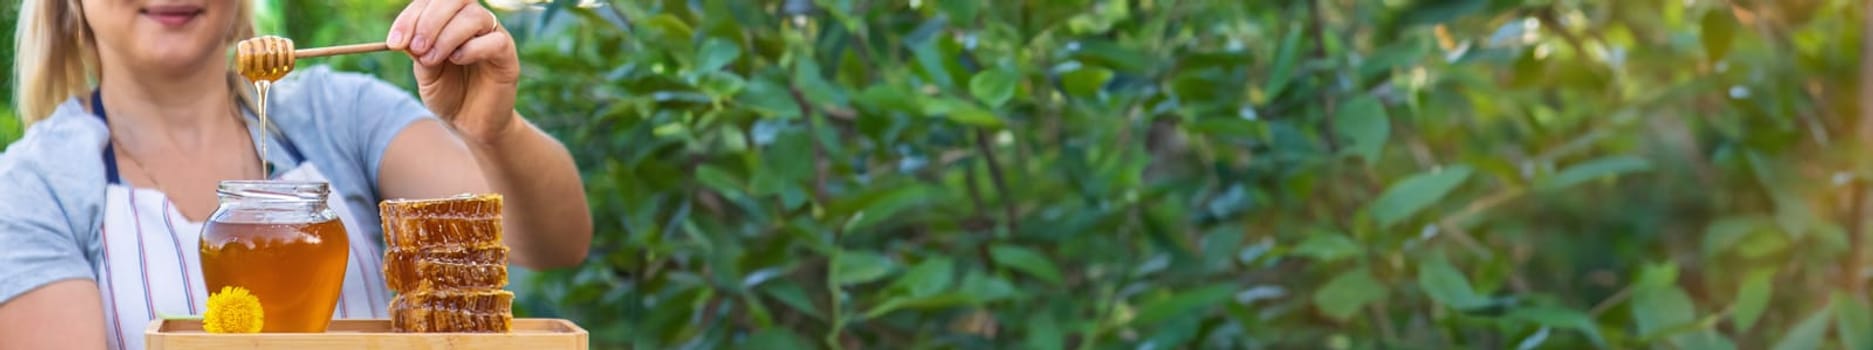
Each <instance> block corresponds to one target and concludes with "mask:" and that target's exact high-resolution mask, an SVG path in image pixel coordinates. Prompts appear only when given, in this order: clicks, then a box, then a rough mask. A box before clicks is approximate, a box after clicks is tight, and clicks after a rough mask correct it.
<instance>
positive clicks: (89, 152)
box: [0, 99, 110, 232]
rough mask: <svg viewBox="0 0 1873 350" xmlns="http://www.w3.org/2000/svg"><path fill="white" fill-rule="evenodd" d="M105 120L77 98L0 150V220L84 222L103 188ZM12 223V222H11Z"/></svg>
mask: <svg viewBox="0 0 1873 350" xmlns="http://www.w3.org/2000/svg"><path fill="white" fill-rule="evenodd" d="M109 137H110V131H109V129H107V128H105V126H104V122H103V121H102V120H100V119H98V118H97V117H96V116H93V115H92V114H91V112H89V111H87V110H85V109H84V107H83V106H82V105H81V104H80V103H79V102H78V100H77V99H72V100H68V101H66V102H65V103H64V104H61V105H59V107H58V108H57V109H56V110H54V111H53V113H52V116H51V117H48V118H46V119H45V120H42V121H39V122H37V123H33V125H32V126H31V127H28V128H27V129H26V133H25V135H23V136H22V137H21V138H20V139H19V140H18V141H14V142H13V143H12V144H9V145H7V147H6V151H5V152H4V153H0V220H5V221H21V220H26V221H40V222H46V221H54V219H53V218H62V219H64V220H65V221H64V222H61V223H63V224H65V225H67V227H63V228H61V229H65V230H70V231H71V232H77V231H82V230H83V228H84V227H88V225H89V221H94V220H92V219H94V218H93V216H94V215H92V214H95V211H96V210H95V209H96V208H97V207H98V206H99V205H101V202H102V195H103V193H104V186H105V179H104V176H105V175H104V171H105V170H104V161H103V156H102V155H103V152H104V145H105V144H106V143H109V142H110V138H109ZM15 223H17V222H15Z"/></svg>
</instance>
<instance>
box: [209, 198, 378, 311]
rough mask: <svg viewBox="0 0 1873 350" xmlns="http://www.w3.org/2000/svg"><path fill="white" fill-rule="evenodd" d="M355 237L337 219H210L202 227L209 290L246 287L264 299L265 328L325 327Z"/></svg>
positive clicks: (339, 287)
mask: <svg viewBox="0 0 1873 350" xmlns="http://www.w3.org/2000/svg"><path fill="white" fill-rule="evenodd" d="M349 246H350V240H349V239H348V238H347V236H346V235H345V226H344V224H343V223H341V222H339V221H338V220H327V221H322V222H315V223H288V224H271V223H266V224H262V223H230V222H218V221H217V222H210V223H208V226H207V227H206V229H205V230H204V231H203V232H202V240H201V250H202V275H203V279H204V280H205V281H206V282H207V284H208V290H210V291H218V290H221V287H223V286H235V287H241V288H246V289H247V290H248V291H251V292H252V293H253V295H254V296H255V297H257V298H259V299H260V305H261V309H262V312H264V313H265V322H264V323H263V324H262V326H261V331H262V332H268V333H275V332H287V333H295V332H324V331H325V327H326V326H328V325H329V324H330V322H331V318H332V317H331V316H332V310H333V307H335V306H337V303H338V294H339V292H340V290H342V288H341V286H342V285H343V284H344V282H345V263H346V260H347V259H348V255H347V254H349V251H348V250H347V249H348V247H349Z"/></svg>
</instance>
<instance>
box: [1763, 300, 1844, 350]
mask: <svg viewBox="0 0 1873 350" xmlns="http://www.w3.org/2000/svg"><path fill="white" fill-rule="evenodd" d="M1834 306H1835V305H1834V304H1828V306H1826V307H1822V308H1821V309H1820V310H1815V312H1814V313H1813V314H1809V315H1808V317H1807V318H1803V319H1802V320H1801V322H1798V323H1795V326H1794V327H1789V329H1788V332H1785V333H1782V339H1780V340H1776V342H1775V347H1773V348H1772V349H1775V350H1814V349H1820V348H1821V344H1822V342H1823V341H1824V340H1826V339H1824V338H1825V337H1826V336H1827V326H1828V322H1829V321H1832V320H1833V319H1834V317H1833V316H1834Z"/></svg>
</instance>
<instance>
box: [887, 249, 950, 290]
mask: <svg viewBox="0 0 1873 350" xmlns="http://www.w3.org/2000/svg"><path fill="white" fill-rule="evenodd" d="M955 273H956V261H955V260H953V259H950V258H949V257H934V258H929V259H925V260H924V261H923V262H921V263H918V264H917V266H916V267H912V268H911V269H910V270H909V271H906V272H904V276H901V277H898V279H897V281H896V282H892V283H891V288H892V289H896V290H901V291H904V292H905V293H906V294H907V295H909V296H913V297H922V296H929V295H934V294H937V293H941V292H943V290H944V289H949V286H950V282H951V281H952V280H954V279H955V277H954V276H953V275H954V274H955Z"/></svg>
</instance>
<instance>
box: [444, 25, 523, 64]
mask: <svg viewBox="0 0 1873 350" xmlns="http://www.w3.org/2000/svg"><path fill="white" fill-rule="evenodd" d="M513 56H514V38H513V37H509V36H508V35H507V32H506V31H502V30H498V28H497V30H495V31H493V32H489V33H487V34H482V35H480V36H476V37H474V38H472V39H469V40H468V42H464V43H462V46H461V47H458V48H456V49H455V54H454V55H450V56H449V62H450V63H454V64H459V65H469V64H475V63H482V62H496V63H499V62H502V61H501V60H500V58H501V57H513Z"/></svg>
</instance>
